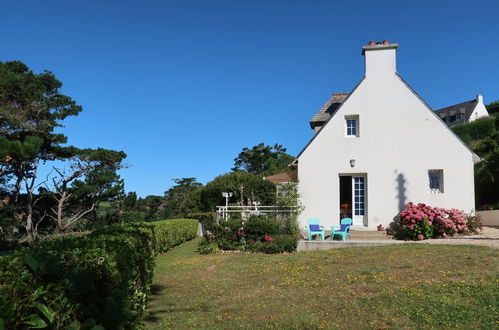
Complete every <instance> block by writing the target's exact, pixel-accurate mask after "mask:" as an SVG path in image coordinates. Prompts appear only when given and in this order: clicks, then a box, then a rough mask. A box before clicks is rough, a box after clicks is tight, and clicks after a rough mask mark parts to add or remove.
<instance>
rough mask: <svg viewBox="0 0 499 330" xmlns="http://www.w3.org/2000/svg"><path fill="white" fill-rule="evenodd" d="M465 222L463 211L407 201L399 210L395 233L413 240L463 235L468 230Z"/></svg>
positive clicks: (466, 220)
mask: <svg viewBox="0 0 499 330" xmlns="http://www.w3.org/2000/svg"><path fill="white" fill-rule="evenodd" d="M467 223H468V218H467V216H466V214H464V212H463V211H460V210H457V209H444V208H440V207H431V206H429V205H426V204H423V203H419V204H415V203H412V202H409V203H407V204H406V205H405V209H404V210H403V211H402V212H400V216H399V220H398V223H397V224H395V227H396V230H395V235H396V236H398V237H399V238H409V239H414V240H423V239H427V238H430V237H447V236H453V235H456V234H457V235H463V234H468V233H469V232H470V231H469V229H468V226H467Z"/></svg>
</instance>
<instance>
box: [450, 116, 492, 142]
mask: <svg viewBox="0 0 499 330" xmlns="http://www.w3.org/2000/svg"><path fill="white" fill-rule="evenodd" d="M452 130H453V131H454V133H456V134H457V135H458V136H459V137H460V138H461V140H463V142H465V143H466V144H468V145H470V146H471V147H474V146H475V143H476V142H477V140H480V139H484V138H487V137H489V136H490V135H491V134H493V133H494V131H495V123H494V117H492V116H491V117H483V118H479V119H477V120H474V121H471V122H469V123H466V124H462V125H456V126H453V127H452Z"/></svg>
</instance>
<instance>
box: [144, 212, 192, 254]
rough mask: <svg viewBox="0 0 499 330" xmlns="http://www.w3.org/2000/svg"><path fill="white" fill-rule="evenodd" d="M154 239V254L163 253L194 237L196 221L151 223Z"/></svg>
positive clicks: (181, 220)
mask: <svg viewBox="0 0 499 330" xmlns="http://www.w3.org/2000/svg"><path fill="white" fill-rule="evenodd" d="M150 224H152V225H153V226H154V235H155V238H156V253H163V252H166V251H168V250H169V249H171V248H172V247H174V246H177V245H179V244H181V243H183V242H185V241H188V240H191V239H193V238H195V237H196V235H197V232H198V225H199V221H198V220H192V219H175V220H163V221H157V222H151V223H150Z"/></svg>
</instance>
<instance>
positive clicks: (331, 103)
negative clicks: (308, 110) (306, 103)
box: [310, 93, 350, 128]
mask: <svg viewBox="0 0 499 330" xmlns="http://www.w3.org/2000/svg"><path fill="white" fill-rule="evenodd" d="M348 95H350V93H334V94H333V95H331V97H330V98H329V100H327V102H326V103H325V104H324V105H323V106H322V107H321V108H320V110H319V111H318V112H317V113H316V114H315V116H313V117H312V119H311V120H310V127H311V128H315V127H316V126H322V125H324V124H325V123H326V122H327V121H328V120H329V118H331V116H332V115H333V113H335V112H336V110H338V108H339V107H340V105H341V104H343V102H345V100H346V98H347V97H348Z"/></svg>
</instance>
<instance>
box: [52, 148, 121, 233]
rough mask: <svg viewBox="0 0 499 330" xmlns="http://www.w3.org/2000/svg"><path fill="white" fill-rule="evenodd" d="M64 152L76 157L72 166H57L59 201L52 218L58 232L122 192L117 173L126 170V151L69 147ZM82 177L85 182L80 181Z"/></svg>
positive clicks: (55, 178)
mask: <svg viewBox="0 0 499 330" xmlns="http://www.w3.org/2000/svg"><path fill="white" fill-rule="evenodd" d="M65 152H67V153H72V154H73V157H72V158H70V161H69V162H70V164H69V167H68V168H66V169H58V168H55V167H54V171H55V172H56V173H57V174H58V176H56V177H54V178H53V179H52V184H53V187H54V192H55V194H54V198H55V200H56V202H57V206H56V207H55V208H52V215H51V217H52V218H53V219H54V221H55V223H56V227H55V233H58V232H63V231H67V230H68V229H69V228H71V226H73V225H74V224H75V223H76V222H78V221H79V220H80V219H82V218H83V217H84V216H85V215H87V214H88V213H90V212H92V211H94V210H95V207H96V206H97V205H98V203H99V202H102V201H109V200H111V199H113V198H116V197H119V196H120V195H121V194H122V193H123V181H122V180H120V179H119V176H118V175H117V174H116V171H117V170H119V169H120V168H123V165H122V160H123V159H124V158H125V157H126V154H125V153H124V152H122V151H114V150H106V149H101V148H99V149H96V150H93V149H76V148H73V147H71V148H67V150H66V151H65ZM81 177H84V180H83V181H78V180H77V179H79V178H81ZM74 197H76V198H74ZM72 199H75V200H73V201H72Z"/></svg>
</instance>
